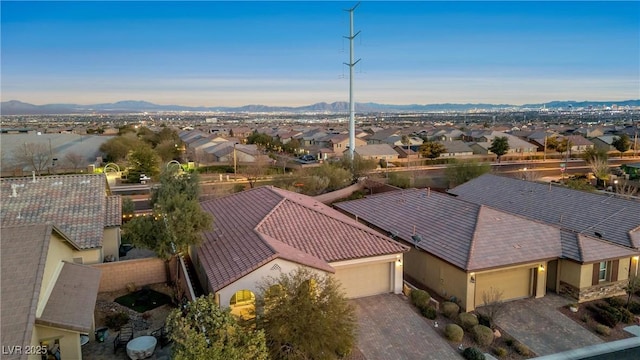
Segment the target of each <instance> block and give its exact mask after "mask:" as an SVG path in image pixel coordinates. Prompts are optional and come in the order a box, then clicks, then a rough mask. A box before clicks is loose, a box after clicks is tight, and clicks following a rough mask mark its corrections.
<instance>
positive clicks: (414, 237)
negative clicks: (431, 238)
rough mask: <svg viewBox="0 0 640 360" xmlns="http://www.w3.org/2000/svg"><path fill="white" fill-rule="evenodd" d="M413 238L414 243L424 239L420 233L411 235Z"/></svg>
mask: <svg viewBox="0 0 640 360" xmlns="http://www.w3.org/2000/svg"><path fill="white" fill-rule="evenodd" d="M411 239H412V240H413V242H414V243H416V244H417V243H419V242H420V241H422V235H420V234H415V235H411Z"/></svg>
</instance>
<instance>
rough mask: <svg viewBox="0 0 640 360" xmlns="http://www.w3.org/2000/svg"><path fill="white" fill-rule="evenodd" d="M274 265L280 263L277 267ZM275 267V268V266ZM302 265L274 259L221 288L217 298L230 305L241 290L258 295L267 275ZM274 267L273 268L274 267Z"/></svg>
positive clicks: (221, 304)
mask: <svg viewBox="0 0 640 360" xmlns="http://www.w3.org/2000/svg"><path fill="white" fill-rule="evenodd" d="M274 265H278V266H277V267H275V266H274ZM274 267H275V268H274ZM299 267H301V265H300V264H296V263H294V262H291V261H287V260H282V259H275V260H272V261H270V262H268V263H266V264H265V265H262V266H261V267H259V268H258V269H256V270H254V271H252V272H251V273H249V274H247V275H245V276H243V277H242V278H240V279H238V280H236V281H235V282H233V283H232V284H230V285H228V286H226V287H224V288H222V289H220V290H219V291H218V292H217V293H216V298H219V299H220V303H219V304H220V307H229V301H230V300H231V297H232V296H233V294H235V293H236V291H239V290H250V291H252V292H253V293H254V294H255V295H258V293H259V291H258V284H259V283H260V282H261V281H262V280H263V279H264V278H267V277H274V278H278V277H280V274H282V273H289V272H291V271H293V270H295V269H297V268H299ZM272 268H273V269H272ZM310 270H312V271H316V272H318V273H320V274H324V273H325V272H323V271H321V270H317V269H311V268H310Z"/></svg>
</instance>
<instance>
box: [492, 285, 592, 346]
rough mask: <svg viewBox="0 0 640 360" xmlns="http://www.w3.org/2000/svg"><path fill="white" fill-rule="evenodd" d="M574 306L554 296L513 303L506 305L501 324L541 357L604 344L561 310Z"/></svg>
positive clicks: (500, 319) (499, 320) (565, 299)
mask: <svg viewBox="0 0 640 360" xmlns="http://www.w3.org/2000/svg"><path fill="white" fill-rule="evenodd" d="M571 302H572V300H569V299H567V298H564V297H561V296H559V295H556V294H553V293H548V294H547V295H546V296H545V297H543V298H540V299H524V300H516V301H511V302H508V303H506V304H505V305H506V307H505V310H504V312H503V313H502V315H501V316H500V317H499V319H498V321H497V324H498V326H500V327H501V328H503V329H504V330H505V331H506V332H508V333H509V334H510V335H511V336H513V337H514V338H515V339H516V340H518V341H520V342H522V343H524V344H525V345H527V346H528V347H529V348H530V349H531V350H533V351H534V352H535V353H536V354H537V355H538V356H543V355H550V354H554V353H558V352H562V351H567V350H573V349H578V348H581V347H585V346H589V345H595V344H601V343H603V341H602V340H601V339H600V338H599V337H597V336H596V335H594V334H592V333H591V332H590V331H589V330H587V329H585V328H583V327H582V326H580V325H579V324H576V323H575V322H574V321H573V320H571V319H570V318H568V317H567V316H565V315H564V314H562V313H561V312H560V311H559V310H557V309H558V308H559V307H562V306H564V305H567V304H569V303H571Z"/></svg>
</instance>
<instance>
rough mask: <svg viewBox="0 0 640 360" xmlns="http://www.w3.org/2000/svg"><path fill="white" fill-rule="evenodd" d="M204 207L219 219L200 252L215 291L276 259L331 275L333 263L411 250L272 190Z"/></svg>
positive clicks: (336, 214)
mask: <svg viewBox="0 0 640 360" xmlns="http://www.w3.org/2000/svg"><path fill="white" fill-rule="evenodd" d="M201 205H202V208H203V210H205V211H207V212H209V213H211V214H212V215H213V217H214V219H215V222H214V230H211V231H207V232H205V233H204V234H203V237H204V239H203V244H202V245H201V247H200V248H199V250H198V258H199V259H200V260H201V262H202V264H203V267H204V269H205V271H206V273H207V277H208V278H209V282H210V284H211V287H212V288H213V290H214V291H215V290H218V289H221V288H223V287H224V286H226V285H228V284H230V283H232V282H233V281H235V280H237V279H238V278H240V277H242V276H244V275H246V274H248V273H250V272H251V271H253V270H255V269H256V268H258V267H260V266H262V265H264V264H266V263H267V262H269V261H271V260H273V259H275V258H283V259H287V260H290V261H294V262H297V263H300V264H303V265H307V266H310V267H315V268H319V269H322V270H325V271H329V272H332V271H334V270H333V269H332V268H331V266H330V264H329V263H330V262H335V261H341V260H350V259H357V258H364V257H371V256H378V255H385V254H395V253H400V252H403V251H406V250H408V248H407V247H405V246H403V245H400V244H399V243H396V242H395V241H392V240H390V239H389V238H387V237H385V236H383V235H380V234H378V233H377V232H375V231H373V230H371V229H369V228H367V227H366V226H364V225H362V224H359V223H357V222H355V221H354V220H352V219H351V218H349V217H348V216H346V215H343V214H341V213H339V212H338V211H336V210H334V209H332V208H330V207H328V206H326V205H324V204H322V203H320V202H318V201H316V200H314V199H313V198H311V197H309V196H306V195H301V194H297V193H293V192H290V191H286V190H281V189H277V188H273V187H260V188H256V189H252V190H248V191H243V192H240V193H237V194H233V195H229V196H225V197H222V198H218V199H213V200H209V201H206V202H203V203H201Z"/></svg>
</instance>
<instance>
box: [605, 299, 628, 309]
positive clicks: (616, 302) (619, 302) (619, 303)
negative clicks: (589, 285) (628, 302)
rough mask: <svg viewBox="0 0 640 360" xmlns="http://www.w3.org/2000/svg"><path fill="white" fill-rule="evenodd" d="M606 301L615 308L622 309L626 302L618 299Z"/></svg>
mask: <svg viewBox="0 0 640 360" xmlns="http://www.w3.org/2000/svg"><path fill="white" fill-rule="evenodd" d="M605 301H606V302H607V303H608V304H609V305H611V306H613V307H617V308H620V307H623V306H624V300H623V299H621V298H618V297H610V298H606V299H605Z"/></svg>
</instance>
